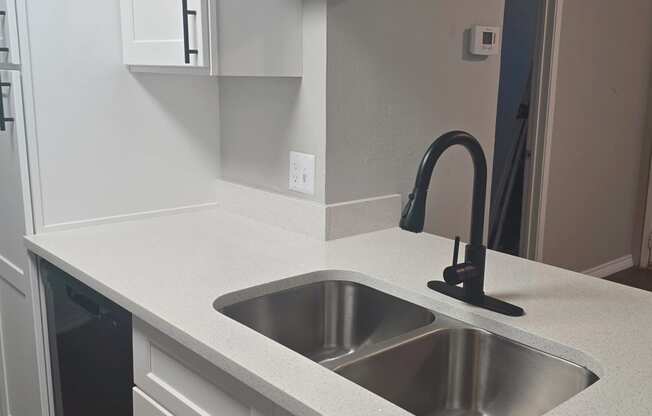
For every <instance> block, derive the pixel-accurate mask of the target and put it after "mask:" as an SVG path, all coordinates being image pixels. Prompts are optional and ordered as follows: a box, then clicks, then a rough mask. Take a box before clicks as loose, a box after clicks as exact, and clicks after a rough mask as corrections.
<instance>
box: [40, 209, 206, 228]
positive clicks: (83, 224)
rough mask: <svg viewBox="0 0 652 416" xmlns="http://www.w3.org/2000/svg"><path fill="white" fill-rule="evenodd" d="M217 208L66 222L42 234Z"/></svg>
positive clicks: (136, 213) (177, 210) (169, 210)
mask: <svg viewBox="0 0 652 416" xmlns="http://www.w3.org/2000/svg"><path fill="white" fill-rule="evenodd" d="M216 206H217V203H215V202H209V203H206V204H199V205H189V206H184V207H176V208H167V209H159V210H155V211H143V212H135V213H132V214H125V215H115V216H112V217H102V218H92V219H89V220H81V221H71V222H64V223H58V224H46V225H44V226H43V231H42V232H44V233H48V232H54V231H65V230H71V229H74V228H80V227H91V226H94V225H101V224H109V223H114V222H123V221H130V220H138V219H143V218H151V217H159V216H162V215H171V214H180V213H184V212H193V211H201V210H204V209H211V208H215V207H216Z"/></svg>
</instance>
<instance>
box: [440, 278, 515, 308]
mask: <svg viewBox="0 0 652 416" xmlns="http://www.w3.org/2000/svg"><path fill="white" fill-rule="evenodd" d="M428 287H429V288H430V289H432V290H434V291H435V292H438V293H441V294H443V295H446V296H450V297H452V298H455V299H457V300H460V301H462V302H464V303H468V304H470V305H473V306H478V307H480V308H483V309H487V310H490V311H492V312H496V313H500V314H502V315H507V316H515V317H518V316H523V315H525V311H524V310H523V309H522V308H519V307H518V306H516V305H512V304H511V303H507V302H503V301H502V300H500V299H496V298H492V297H491V296H487V295H482V297H481V298H480V299H479V300H475V299H473V300H472V299H469V297H468V296H467V295H466V292H465V291H464V289H463V288H461V287H458V286H452V285H449V284H448V283H445V282H440V281H432V282H428Z"/></svg>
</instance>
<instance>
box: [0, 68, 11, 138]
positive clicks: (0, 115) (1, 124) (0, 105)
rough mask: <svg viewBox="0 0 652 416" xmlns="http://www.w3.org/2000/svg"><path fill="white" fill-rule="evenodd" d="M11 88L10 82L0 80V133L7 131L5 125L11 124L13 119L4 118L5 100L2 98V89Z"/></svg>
mask: <svg viewBox="0 0 652 416" xmlns="http://www.w3.org/2000/svg"><path fill="white" fill-rule="evenodd" d="M4 87H11V83H10V82H2V80H0V131H7V123H13V121H14V118H13V117H5V100H4V98H3V97H2V88H4Z"/></svg>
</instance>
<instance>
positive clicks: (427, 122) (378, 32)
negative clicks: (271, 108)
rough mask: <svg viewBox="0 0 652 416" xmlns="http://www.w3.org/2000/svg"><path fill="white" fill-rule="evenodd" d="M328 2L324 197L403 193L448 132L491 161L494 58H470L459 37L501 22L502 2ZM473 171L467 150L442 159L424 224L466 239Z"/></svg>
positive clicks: (496, 65)
mask: <svg viewBox="0 0 652 416" xmlns="http://www.w3.org/2000/svg"><path fill="white" fill-rule="evenodd" d="M328 6H329V7H328V83H327V85H328V95H327V98H328V119H327V120H328V127H327V131H328V140H327V146H326V158H327V166H326V181H327V182H326V200H327V202H328V203H335V202H342V201H348V200H353V199H359V198H366V197H374V196H380V195H387V194H392V193H402V194H403V195H405V194H407V193H409V192H410V191H411V190H412V187H413V185H414V178H415V175H416V171H417V167H418V164H419V162H420V159H421V157H422V156H423V154H424V152H425V150H426V148H427V147H428V146H429V145H430V143H431V142H432V141H433V140H434V139H435V138H436V137H438V136H439V135H441V134H442V133H445V132H447V131H449V130H454V129H455V130H467V131H468V132H470V133H471V134H473V135H475V136H476V137H477V138H478V139H479V140H480V142H481V143H482V145H483V147H484V150H485V152H486V155H487V160H488V163H489V165H491V161H492V160H493V147H494V136H495V134H494V133H495V121H496V103H497V95H498V79H499V71H500V57H498V56H493V57H489V58H487V59H483V58H476V57H472V56H469V54H468V53H467V52H466V51H467V50H468V49H467V48H466V39H465V37H466V33H467V30H468V29H469V28H470V27H471V26H472V25H474V24H483V25H501V24H502V17H503V12H504V2H503V0H489V1H477V0H402V1H396V0H339V1H330V2H329V3H328ZM472 175H473V169H472V165H471V162H470V158H469V157H468V155H467V154H466V153H465V151H464V150H463V149H451V150H450V152H449V153H447V154H446V155H444V156H443V157H442V160H441V162H440V164H439V165H438V167H437V170H436V173H435V175H434V178H433V182H432V186H431V192H430V202H429V207H428V224H427V229H429V230H430V231H432V232H435V233H437V234H440V235H446V236H454V235H458V234H459V235H461V236H462V237H463V238H467V237H468V229H469V221H470V206H471V182H472ZM489 178H491V171H490V172H489ZM488 195H489V193H488ZM397 221H398V219H397Z"/></svg>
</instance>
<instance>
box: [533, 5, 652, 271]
mask: <svg viewBox="0 0 652 416" xmlns="http://www.w3.org/2000/svg"><path fill="white" fill-rule="evenodd" d="M651 21H652V2H651V1H650V0H629V1H626V2H614V1H612V0H572V1H566V3H565V10H564V18H563V26H562V33H561V50H560V56H559V75H558V76H559V78H558V87H557V92H558V94H557V97H556V115H555V122H554V123H555V124H554V133H553V138H552V143H551V146H552V147H551V158H550V162H551V165H550V184H549V194H548V206H547V212H546V218H545V221H546V222H545V234H544V247H543V261H544V262H546V263H551V264H554V265H557V266H561V267H565V268H569V269H573V270H578V271H581V270H586V269H589V268H592V267H595V266H598V265H601V264H604V263H606V262H608V261H611V260H614V259H617V258H619V257H622V256H625V255H629V254H632V253H634V252H636V251H638V250H639V248H638V247H633V241H635V240H636V239H637V238H636V236H637V234H638V233H639V232H640V228H638V227H636V226H635V224H636V223H637V221H636V213H637V212H639V211H640V210H639V209H638V205H637V204H638V203H639V201H640V198H639V189H640V185H639V179H640V177H641V172H640V169H641V153H642V152H643V148H644V147H643V143H644V139H645V137H646V131H645V127H646V113H647V104H648V103H647V94H648V89H649V75H650V68H651V63H652V25H650V22H651ZM605 28H608V29H609V36H601V37H600V38H599V41H596V34H599V33H601V32H602V31H603V30H604V29H605ZM643 176H644V175H643Z"/></svg>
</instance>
